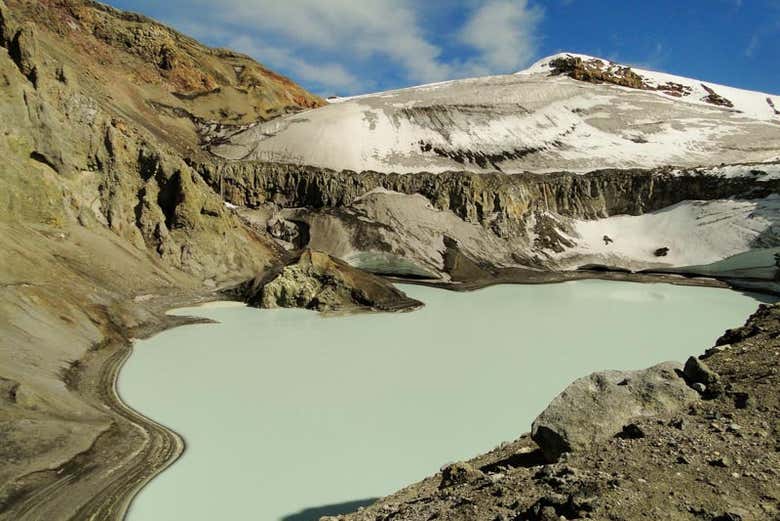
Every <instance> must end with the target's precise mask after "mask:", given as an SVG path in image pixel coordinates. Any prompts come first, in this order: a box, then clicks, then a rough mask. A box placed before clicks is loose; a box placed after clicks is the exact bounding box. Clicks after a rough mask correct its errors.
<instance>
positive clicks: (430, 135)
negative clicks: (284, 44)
mask: <svg viewBox="0 0 780 521" xmlns="http://www.w3.org/2000/svg"><path fill="white" fill-rule="evenodd" d="M577 59H579V61H578V62H576V64H577V67H584V69H583V70H585V74H584V77H583V74H581V72H582V71H579V70H578V71H577V72H571V71H568V70H565V69H562V68H561V67H560V65H561V63H564V64H569V65H570V64H571V63H572V60H575V61H576V60H577ZM562 60H563V61H562ZM570 76H572V77H570ZM594 76H595V78H594ZM575 77H579V79H575ZM624 85H631V86H624ZM215 143H219V144H216V145H214V146H212V147H211V150H212V152H214V153H215V154H217V155H219V156H222V157H225V158H228V159H234V160H242V159H243V160H251V159H259V160H266V161H276V162H293V163H305V164H310V165H314V166H320V167H328V168H333V169H339V170H340V169H350V170H357V171H359V170H366V169H370V170H377V171H384V172H390V171H394V172H404V173H409V172H416V171H423V170H424V171H431V172H441V171H445V170H464V169H465V170H471V171H477V172H482V171H493V170H497V169H498V170H502V171H504V172H516V171H533V172H548V171H555V170H571V171H578V172H583V171H588V170H592V169H595V168H604V167H619V168H622V167H652V166H661V165H678V166H696V165H718V164H721V163H737V162H763V161H768V160H776V159H779V158H780V96H774V95H767V94H762V93H758V92H750V91H744V90H740V89H734V88H731V87H724V86H721V85H715V84H709V83H704V82H699V81H696V80H691V79H688V78H681V77H677V76H672V75H668V74H663V73H657V72H651V71H644V70H640V69H629V68H626V67H623V66H619V65H617V64H611V63H609V62H607V61H602V60H599V59H597V58H591V57H587V56H581V55H568V54H564V55H556V56H553V57H550V58H546V59H544V60H541V61H540V62H538V63H536V64H534V65H533V66H532V67H531V68H529V69H528V70H526V71H522V72H520V73H517V74H512V75H504V76H492V77H484V78H474V79H466V80H458V81H449V82H443V83H437V84H431V85H424V86H420V87H413V88H408V89H402V90H396V91H389V92H383V93H377V94H370V95H364V96H357V97H352V98H348V99H342V100H338V102H337V103H332V104H330V105H328V106H325V107H322V108H319V109H315V110H310V111H306V112H302V113H299V114H295V115H290V116H286V117H283V118H280V119H275V120H273V121H270V122H267V123H259V124H256V125H252V126H250V127H249V128H244V129H241V130H238V131H236V132H235V133H233V134H232V135H231V134H228V135H221V136H220V139H219V140H216V141H215Z"/></svg>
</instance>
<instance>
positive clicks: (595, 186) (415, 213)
mask: <svg viewBox="0 0 780 521" xmlns="http://www.w3.org/2000/svg"><path fill="white" fill-rule="evenodd" d="M197 171H198V172H199V173H200V175H201V176H202V177H203V179H204V180H205V181H206V182H207V183H208V184H209V185H211V186H212V187H213V188H214V190H215V191H217V192H218V193H220V194H221V195H222V196H223V197H224V198H225V200H227V201H230V202H231V203H232V204H235V205H237V206H241V207H245V208H264V209H265V210H263V211H265V212H270V214H268V215H275V216H276V217H274V218H275V219H286V220H287V221H288V225H291V224H290V223H292V224H295V223H298V224H300V223H305V226H306V236H307V238H308V240H309V241H310V242H309V245H310V246H312V247H315V248H319V249H323V250H325V251H328V252H329V253H331V254H333V255H336V256H338V257H341V258H345V259H348V260H349V261H350V262H351V263H353V264H354V265H356V266H360V267H363V268H365V269H371V270H372V271H377V272H380V273H392V274H399V275H407V276H419V277H423V278H436V277H445V278H446V277H447V273H448V270H447V269H446V263H447V261H446V258H447V255H448V254H451V253H452V251H453V249H457V250H459V251H461V252H462V253H464V254H465V255H466V256H467V257H468V258H470V259H471V260H472V261H473V262H476V263H477V264H481V265H483V267H484V268H486V269H489V268H490V267H526V268H541V269H560V268H563V267H571V266H572V265H573V264H575V263H576V262H579V261H578V260H577V259H576V258H574V257H571V258H567V259H562V258H561V254H562V253H564V252H565V251H566V250H567V249H568V248H571V247H573V246H574V245H575V242H576V240H577V239H578V237H577V234H576V232H575V231H574V225H575V222H577V221H588V220H595V219H604V218H607V217H610V216H615V215H628V216H640V215H644V214H647V213H648V212H654V211H658V210H661V209H665V208H668V207H670V206H672V205H675V204H678V203H681V202H683V201H722V200H733V199H740V200H758V199H762V198H766V197H769V196H770V195H771V194H773V193H777V192H778V189H779V188H780V181H778V180H777V179H775V178H773V177H772V176H763V174H762V171H761V166H760V165H756V166H755V168H754V173H753V174H752V175H750V176H743V177H722V176H717V175H713V172H711V171H700V170H696V169H690V170H680V169H671V168H665V169H652V170H599V171H594V172H591V173H588V174H572V173H556V174H545V175H536V174H514V175H505V174H499V173H494V174H473V173H467V172H447V173H443V174H430V173H419V174H414V175H407V174H381V173H377V172H360V173H357V172H350V171H342V172H336V171H331V170H325V169H317V168H311V167H300V166H294V165H271V164H261V163H252V162H230V163H224V162H222V163H202V164H200V165H198V166H197ZM242 213H243V214H244V215H245V216H247V218H249V219H251V216H249V214H250V213H251V212H242ZM263 228H264V227H263V225H262V223H260V226H259V229H263ZM448 239H450V240H451V241H452V242H454V246H453V245H450V246H448V245H447V244H445V242H446V240H448ZM661 240H663V239H661ZM764 242H765V243H766V244H767V245H770V246H771V245H774V244H775V242H776V240H775V239H768V240H766V241H764ZM663 247H664V244H663V243H659V244H658V245H657V246H655V247H654V248H653V250H655V249H659V248H663ZM585 263H586V259H583V260H582V264H585ZM652 264H654V263H653V262H651V263H645V265H644V266H640V265H639V264H637V265H636V266H637V267H652ZM657 264H658V265H659V266H660V265H662V263H661V262H658V263H657Z"/></svg>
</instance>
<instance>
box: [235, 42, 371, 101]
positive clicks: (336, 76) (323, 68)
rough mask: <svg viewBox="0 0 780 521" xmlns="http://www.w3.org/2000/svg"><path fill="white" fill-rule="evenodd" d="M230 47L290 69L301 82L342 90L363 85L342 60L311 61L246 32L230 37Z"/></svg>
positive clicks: (265, 61)
mask: <svg viewBox="0 0 780 521" xmlns="http://www.w3.org/2000/svg"><path fill="white" fill-rule="evenodd" d="M227 46H228V47H230V48H231V49H235V50H237V51H239V52H242V53H244V54H248V55H250V56H253V57H255V58H256V59H258V61H262V62H263V63H264V64H265V65H267V66H269V67H271V68H279V69H284V70H286V71H289V73H290V74H291V75H293V76H294V79H295V80H296V81H299V82H306V83H309V84H315V85H318V86H320V87H321V88H324V89H330V90H339V91H341V90H346V91H353V90H355V89H357V88H359V87H360V80H359V79H358V78H357V77H356V76H355V75H353V74H352V73H350V72H349V71H348V70H347V69H346V68H345V67H344V66H343V65H341V64H340V63H332V62H325V63H319V62H317V63H311V62H308V61H306V60H304V59H301V58H299V57H297V56H294V55H293V54H292V53H291V52H290V51H289V50H287V49H281V48H278V47H274V46H271V45H266V44H263V43H262V42H258V41H257V40H255V39H254V38H252V37H251V36H247V35H242V36H239V37H237V38H233V39H230V40H228V42H227Z"/></svg>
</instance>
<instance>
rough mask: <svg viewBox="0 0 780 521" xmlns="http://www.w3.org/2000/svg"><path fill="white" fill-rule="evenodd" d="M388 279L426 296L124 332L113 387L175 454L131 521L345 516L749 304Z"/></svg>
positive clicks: (704, 340) (670, 294) (633, 291)
mask: <svg viewBox="0 0 780 521" xmlns="http://www.w3.org/2000/svg"><path fill="white" fill-rule="evenodd" d="M401 288H402V289H403V290H404V291H405V292H406V293H407V294H409V295H410V296H412V297H414V298H416V299H418V300H421V301H423V302H425V304H426V306H425V307H424V308H423V309H421V310H419V311H415V312H411V313H400V314H361V315H352V316H344V317H328V318H325V317H322V316H319V315H318V314H316V313H314V312H311V311H303V310H287V309H285V310H257V309H253V308H247V307H244V306H241V305H235V304H232V305H228V306H214V305H210V306H206V307H200V308H186V309H179V310H176V311H175V312H173V313H175V314H179V315H197V316H202V317H208V318H211V319H214V320H217V321H219V324H198V325H191V326H185V327H180V328H176V329H172V330H169V331H165V332H163V333H161V334H159V335H157V336H155V337H153V338H151V339H148V340H143V341H139V342H137V343H136V345H135V348H134V352H133V354H132V356H131V357H130V359H129V360H128V361H127V363H126V365H125V367H124V368H123V369H122V372H121V375H120V378H119V392H120V394H121V396H122V397H123V399H124V400H125V401H126V402H127V403H128V404H129V405H130V406H132V407H134V408H135V409H137V410H138V411H140V412H142V413H143V414H145V415H147V416H149V417H151V418H153V419H155V420H157V421H159V422H160V423H162V424H164V425H166V426H168V427H170V428H172V429H174V430H175V431H177V432H178V433H180V434H181V435H182V436H183V437H184V439H185V440H186V443H187V450H186V452H185V453H184V455H183V457H182V458H181V459H180V460H179V461H178V462H177V463H176V464H174V465H173V466H172V467H171V468H169V469H168V470H166V471H165V472H164V473H163V474H161V475H160V476H159V477H157V478H156V479H155V480H154V481H153V482H152V483H151V484H150V485H149V486H148V487H146V488H145V489H144V490H143V491H142V492H141V493H140V495H139V496H138V497H137V498H136V499H135V501H134V502H133V505H132V506H131V509H130V512H129V521H181V520H184V519H186V520H187V521H201V520H203V521H206V520H208V521H214V520H258V521H265V520H269V521H276V520H284V521H308V520H311V519H318V518H319V516H320V515H324V514H327V513H338V512H339V511H340V510H354V509H355V508H356V507H357V506H358V505H359V504H362V503H365V502H366V501H368V500H370V498H374V497H377V496H382V495H385V494H388V493H390V492H393V491H395V490H397V489H398V488H400V487H402V486H405V485H407V484H410V483H412V482H414V481H416V480H419V479H421V478H423V477H425V476H428V475H431V474H433V473H435V472H436V471H437V470H438V469H439V468H440V467H441V466H442V465H443V464H445V463H448V462H451V461H456V460H460V459H465V458H469V457H471V456H475V455H477V454H478V453H480V452H484V451H486V450H489V449H491V448H493V447H495V446H496V445H498V444H500V443H501V442H502V441H510V440H513V439H515V438H517V437H518V436H519V435H520V434H522V433H524V432H527V431H529V430H530V426H531V422H532V420H533V418H534V417H535V416H536V415H537V414H538V413H539V412H541V411H542V409H543V408H544V407H545V405H546V404H547V403H548V402H549V401H550V400H551V399H552V398H553V397H554V396H555V395H556V394H557V393H559V392H560V391H561V390H563V388H564V387H565V386H566V385H567V384H568V383H570V382H571V381H572V380H574V379H575V378H578V377H580V376H584V375H586V374H588V373H590V372H593V371H597V370H603V369H637V368H642V367H647V366H650V365H653V364H655V363H658V362H661V361H664V360H679V361H684V360H685V358H687V357H688V355H690V354H696V353H701V352H702V351H704V349H706V348H707V347H710V346H711V345H712V344H713V342H714V341H715V339H716V338H717V337H718V336H720V335H721V334H722V333H723V331H724V330H725V329H726V328H729V327H735V326H738V325H741V324H742V323H743V322H744V320H745V318H746V317H747V316H748V314H750V313H751V312H753V311H754V310H755V308H756V307H757V305H758V301H757V300H756V299H755V298H754V297H753V296H750V295H745V294H741V293H737V292H733V291H729V290H723V289H713V288H693V287H682V286H672V285H665V284H634V283H624V282H608V281H575V282H566V283H561V284H545V285H506V286H496V287H492V288H486V289H483V290H479V291H474V292H470V293H454V292H448V291H444V290H437V289H431V288H426V287H421V286H410V285H405V286H401ZM344 504H346V505H344ZM339 505H342V506H339Z"/></svg>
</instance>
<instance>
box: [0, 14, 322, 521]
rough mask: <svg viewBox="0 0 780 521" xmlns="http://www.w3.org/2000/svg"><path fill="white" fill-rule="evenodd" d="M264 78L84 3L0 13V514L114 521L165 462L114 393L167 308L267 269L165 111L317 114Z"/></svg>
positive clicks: (181, 123) (153, 431) (264, 248)
mask: <svg viewBox="0 0 780 521" xmlns="http://www.w3.org/2000/svg"><path fill="white" fill-rule="evenodd" d="M166 46H167V47H166ZM165 49H167V50H165ZM158 52H161V53H162V54H160V60H152V59H151V54H150V53H152V54H154V53H158ZM239 66H240V67H242V71H241V72H239V71H238V70H237V68H238V67H239ZM263 71H265V69H263V68H262V67H261V66H259V65H258V64H255V63H254V62H251V60H249V59H248V58H246V57H243V56H239V55H233V54H231V53H228V52H221V51H211V50H209V49H207V48H205V47H202V46H200V45H198V44H196V43H195V42H194V41H191V40H189V39H187V38H184V37H182V36H181V35H178V34H176V33H175V32H173V31H171V30H169V29H167V28H165V27H163V26H161V25H159V24H156V23H152V22H151V21H149V20H146V19H143V18H140V17H137V16H134V15H128V14H126V13H121V12H118V11H114V10H111V9H109V8H107V7H105V6H102V5H99V4H94V3H91V2H82V1H65V2H53V1H52V2H48V1H43V2H38V1H35V2H25V1H11V2H8V3H7V4H6V3H4V2H2V0H0V120H2V122H3V123H2V130H0V133H1V134H2V139H0V157H2V161H1V162H0V207H2V211H1V212H0V252H2V253H0V266H2V270H1V271H0V310H2V312H1V313H0V331H2V334H1V335H0V438H2V440H3V442H2V443H0V460H2V462H3V463H2V464H1V465H0V518H3V519H14V520H23V519H70V518H75V519H86V518H90V517H91V516H95V517H94V518H96V519H116V518H120V517H121V516H122V515H123V512H124V509H125V508H126V507H127V504H128V501H129V498H130V497H131V495H132V493H133V491H134V490H136V489H137V488H138V487H139V486H141V485H142V484H143V483H144V482H145V481H146V480H148V479H149V478H150V477H151V476H153V475H154V474H155V473H156V472H157V471H158V470H159V469H160V468H161V467H162V466H164V465H166V464H167V463H168V462H170V461H171V459H172V458H175V457H176V455H177V454H178V453H179V452H180V451H181V447H182V445H181V442H180V440H179V439H178V438H177V437H176V436H175V435H174V434H173V433H171V432H170V431H168V430H167V429H165V428H163V427H160V426H156V425H154V424H152V423H150V422H149V421H148V420H146V419H145V418H143V417H142V416H140V415H137V414H136V413H134V412H132V411H129V410H128V409H126V408H125V407H124V406H123V405H122V404H121V403H120V401H119V399H118V398H117V397H116V395H115V394H114V390H113V389H114V387H113V380H114V378H115V376H116V372H117V371H118V368H119V367H120V365H121V362H122V360H123V359H124V357H125V356H126V355H127V354H128V349H129V345H130V341H129V339H130V338H131V337H132V336H139V335H144V334H149V333H151V332H153V331H155V330H157V329H159V328H160V327H163V326H164V325H166V324H171V323H172V322H171V321H170V319H167V318H165V316H164V311H165V309H166V308H168V307H170V306H174V305H176V304H177V303H179V302H192V301H193V299H197V298H198V296H200V295H203V294H207V293H209V292H210V291H212V290H214V289H216V288H218V287H222V286H224V285H233V284H236V283H239V282H242V281H244V280H247V279H249V278H252V277H254V276H257V275H258V274H261V273H263V272H264V271H265V270H266V269H268V268H269V267H271V266H274V265H276V264H278V263H279V262H280V258H281V257H280V256H281V250H280V248H279V247H278V246H277V245H276V244H274V242H273V241H272V240H271V239H270V237H268V236H267V235H266V234H264V233H256V232H254V231H252V230H251V229H249V228H247V227H245V226H243V225H242V223H241V222H240V221H239V220H238V218H237V217H236V215H234V213H233V212H231V211H229V210H228V209H227V208H226V207H225V205H224V202H223V200H222V199H221V198H220V197H219V195H218V194H216V193H215V192H214V191H213V190H212V189H211V187H209V186H208V185H207V184H206V183H205V182H204V181H203V179H202V178H201V177H200V176H199V175H198V173H197V172H195V171H194V170H193V169H192V168H191V167H189V166H188V165H187V164H186V162H185V161H184V159H183V154H184V153H185V152H186V151H187V150H192V151H194V153H197V146H198V137H197V129H196V123H195V119H196V118H193V117H192V116H190V115H186V114H185V116H183V117H179V116H178V115H177V114H180V113H181V111H186V112H188V113H189V112H192V113H197V114H200V116H199V117H209V118H211V117H214V118H215V119H216V121H217V122H219V121H226V120H230V121H234V120H236V118H237V117H238V116H236V115H235V114H233V113H234V112H235V109H236V108H237V107H241V108H242V110H244V111H247V113H246V114H244V115H242V116H240V117H247V118H256V117H270V116H271V115H273V114H274V113H281V112H285V111H288V110H298V109H299V108H300V107H304V106H311V105H312V104H314V105H316V104H317V103H319V101H318V99H317V98H316V97H314V96H311V95H308V94H307V93H305V91H303V90H302V89H301V88H300V87H297V86H295V85H293V84H291V83H289V81H288V80H285V79H283V78H281V77H278V76H276V75H273V74H272V73H267V71H265V72H263ZM266 73H267V74H266ZM253 75H254V76H257V75H260V76H258V77H257V78H255V79H252V78H251V77H250V76H253ZM268 82H270V83H268ZM252 85H254V86H252ZM231 89H232V90H231ZM230 92H233V94H230ZM187 93H199V94H203V96H202V97H203V99H204V100H208V101H207V102H206V101H204V103H203V104H202V105H201V104H199V103H198V102H197V101H196V100H197V99H198V96H194V97H188V96H185V94H187ZM264 93H265V94H264ZM266 94H267V97H265V98H263V96H265V95H266ZM261 98H262V101H260V100H261ZM156 103H163V104H166V105H169V106H171V107H175V110H173V112H170V111H166V110H161V109H159V108H155V107H156V105H155V104H156ZM239 119H240V118H239ZM66 487H67V491H65V488H66ZM42 489H45V490H47V491H48V493H47V494H46V495H45V497H43V498H42V497H41V495H40V494H39V491H40V490H42Z"/></svg>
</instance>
